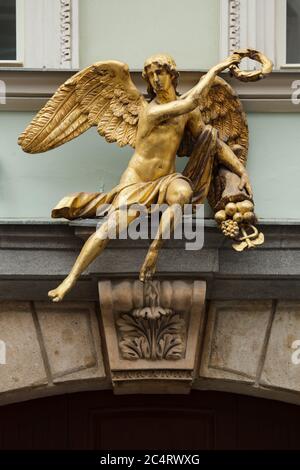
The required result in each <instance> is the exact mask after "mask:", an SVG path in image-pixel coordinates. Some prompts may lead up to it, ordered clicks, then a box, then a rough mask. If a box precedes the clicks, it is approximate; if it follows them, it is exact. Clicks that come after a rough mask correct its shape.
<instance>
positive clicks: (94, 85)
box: [18, 61, 144, 153]
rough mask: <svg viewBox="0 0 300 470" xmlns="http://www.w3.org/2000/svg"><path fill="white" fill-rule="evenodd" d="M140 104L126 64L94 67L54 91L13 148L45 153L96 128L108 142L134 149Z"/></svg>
mask: <svg viewBox="0 0 300 470" xmlns="http://www.w3.org/2000/svg"><path fill="white" fill-rule="evenodd" d="M143 100H144V98H143V96H142V95H141V94H140V92H139V91H138V90H137V88H136V87H135V85H134V84H133V82H132V80H131V78H130V73H129V69H128V66H127V64H124V63H122V62H117V61H107V62H97V63H95V64H93V65H91V66H90V67H87V68H85V69H84V70H82V71H81V72H78V73H77V74H76V75H74V76H72V77H71V78H70V79H68V80H67V81H66V82H65V83H64V84H63V85H61V86H60V87H59V88H58V90H57V91H56V93H55V94H54V95H53V97H52V98H51V99H50V100H49V101H48V102H47V103H46V105H45V106H44V107H43V108H42V109H41V110H40V111H39V113H38V114H37V115H36V117H35V118H34V119H33V120H32V122H31V123H30V124H29V126H28V127H27V128H26V129H25V131H24V132H23V133H22V134H21V135H20V137H19V140H18V143H19V145H21V147H22V149H23V150H24V151H25V152H28V153H40V152H45V151H47V150H50V149H53V148H56V147H58V146H59V145H62V144H64V143H65V142H69V141H70V140H72V139H74V138H75V137H78V136H79V135H80V134H82V133H83V132H85V131H86V130H87V129H89V128H90V127H92V126H97V130H98V132H99V134H100V135H101V136H103V137H105V139H106V140H107V141H108V142H117V143H118V144H119V145H120V146H121V147H123V146H124V145H127V144H128V145H131V146H132V147H134V146H135V139H136V132H137V123H138V116H139V110H140V107H141V105H142V102H143Z"/></svg>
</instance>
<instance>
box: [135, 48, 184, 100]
mask: <svg viewBox="0 0 300 470" xmlns="http://www.w3.org/2000/svg"><path fill="white" fill-rule="evenodd" d="M152 64H156V65H159V66H160V67H162V68H163V69H164V70H165V71H166V72H168V73H169V74H170V76H171V79H172V84H173V86H174V89H175V92H176V95H178V93H177V85H178V78H179V72H177V70H176V63H175V60H174V59H173V58H172V57H171V56H170V55H168V54H156V55H152V56H151V57H148V59H147V60H146V61H145V63H144V70H143V73H142V77H143V79H144V80H145V81H146V83H147V92H148V95H149V98H150V100H152V99H153V98H155V96H156V93H155V92H154V90H153V88H152V85H151V83H150V81H149V78H148V74H147V69H148V68H149V67H150V66H151V65H152Z"/></svg>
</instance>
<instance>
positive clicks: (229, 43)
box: [220, 0, 300, 70]
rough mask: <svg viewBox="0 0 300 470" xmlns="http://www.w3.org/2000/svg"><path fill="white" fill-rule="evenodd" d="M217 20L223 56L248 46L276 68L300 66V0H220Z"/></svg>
mask: <svg viewBox="0 0 300 470" xmlns="http://www.w3.org/2000/svg"><path fill="white" fill-rule="evenodd" d="M220 23H221V50H220V55H221V57H222V58H224V57H226V56H227V55H229V54H230V53H231V52H233V51H234V50H236V49H240V48H245V47H251V48H253V49H258V50H260V51H262V52H264V53H265V54H266V55H267V56H268V57H269V58H270V59H271V60H272V61H273V62H274V65H275V69H277V70H280V69H285V68H289V69H291V68H295V69H300V0H221V22H220ZM249 65H250V67H251V66H253V64H252V63H250V64H249Z"/></svg>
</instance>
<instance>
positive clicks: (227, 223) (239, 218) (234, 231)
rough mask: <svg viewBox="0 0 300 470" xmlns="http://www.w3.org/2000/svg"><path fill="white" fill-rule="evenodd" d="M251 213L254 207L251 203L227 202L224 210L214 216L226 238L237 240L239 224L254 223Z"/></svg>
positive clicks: (253, 216)
mask: <svg viewBox="0 0 300 470" xmlns="http://www.w3.org/2000/svg"><path fill="white" fill-rule="evenodd" d="M253 211H254V205H253V203H252V202H251V201H248V200H245V201H242V202H237V203H234V202H228V203H227V204H226V206H225V209H224V210H220V211H218V212H217V213H216V214H215V220H216V222H217V223H218V225H219V227H220V229H221V230H222V232H223V234H224V235H225V236H226V237H229V238H237V237H238V236H239V233H240V225H241V224H252V223H253V222H255V214H254V212H253Z"/></svg>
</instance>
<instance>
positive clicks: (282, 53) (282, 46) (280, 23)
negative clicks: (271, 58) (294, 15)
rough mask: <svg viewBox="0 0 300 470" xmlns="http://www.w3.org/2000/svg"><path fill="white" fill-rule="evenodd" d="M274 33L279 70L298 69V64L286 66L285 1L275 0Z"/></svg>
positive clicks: (299, 67) (299, 66) (299, 65)
mask: <svg viewBox="0 0 300 470" xmlns="http://www.w3.org/2000/svg"><path fill="white" fill-rule="evenodd" d="M276 19H277V24H276V33H277V38H278V44H277V56H278V65H279V67H280V68H281V69H300V63H299V64H288V63H287V60H286V46H287V0H277V3H276Z"/></svg>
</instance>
